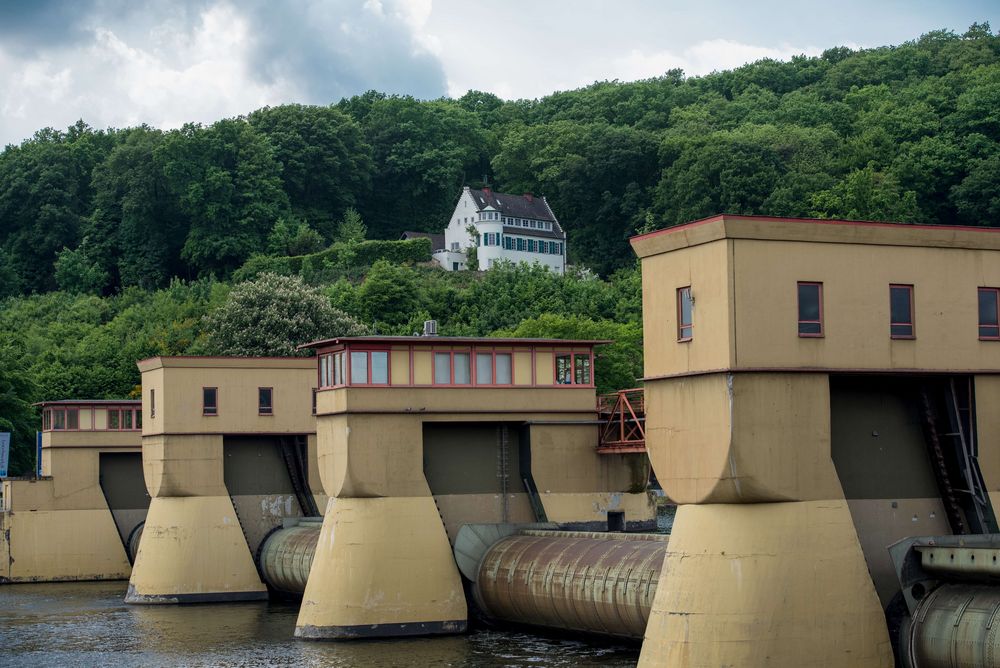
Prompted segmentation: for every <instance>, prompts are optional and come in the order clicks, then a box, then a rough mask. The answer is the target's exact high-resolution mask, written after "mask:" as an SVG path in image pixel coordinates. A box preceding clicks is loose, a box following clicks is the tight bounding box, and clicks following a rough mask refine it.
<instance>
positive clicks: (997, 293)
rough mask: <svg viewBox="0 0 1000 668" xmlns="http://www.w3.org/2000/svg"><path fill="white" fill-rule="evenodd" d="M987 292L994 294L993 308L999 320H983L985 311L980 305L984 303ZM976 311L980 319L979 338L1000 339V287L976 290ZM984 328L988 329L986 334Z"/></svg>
mask: <svg viewBox="0 0 1000 668" xmlns="http://www.w3.org/2000/svg"><path fill="white" fill-rule="evenodd" d="M987 294H992V295H993V308H994V311H995V312H996V313H997V316H998V317H997V321H998V322H983V311H982V308H980V305H981V304H982V297H983V295H987ZM976 312H977V314H978V321H979V340H980V341H1000V288H988V287H981V288H979V289H978V290H977V291H976ZM984 330H986V331H987V333H986V334H984V333H983V331H984Z"/></svg>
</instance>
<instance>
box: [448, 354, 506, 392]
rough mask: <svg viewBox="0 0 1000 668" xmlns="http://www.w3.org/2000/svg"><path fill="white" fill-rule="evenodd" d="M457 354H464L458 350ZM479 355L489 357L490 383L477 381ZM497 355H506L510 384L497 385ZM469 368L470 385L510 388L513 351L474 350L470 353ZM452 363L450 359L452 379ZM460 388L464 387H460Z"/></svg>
mask: <svg viewBox="0 0 1000 668" xmlns="http://www.w3.org/2000/svg"><path fill="white" fill-rule="evenodd" d="M458 352H465V351H464V350H460V351H458ZM479 355H489V356H490V382H488V383H482V382H480V381H479ZM497 355H507V356H508V357H509V358H510V382H509V383H498V382H497ZM470 359H471V364H470V366H471V368H470V372H471V375H472V384H473V385H474V386H475V387H511V386H513V385H514V350H513V349H505V348H499V349H498V348H475V349H473V351H472V357H471V358H470ZM454 362H455V360H454V359H452V377H453V378H454ZM460 387H466V386H465V385H461V386H460Z"/></svg>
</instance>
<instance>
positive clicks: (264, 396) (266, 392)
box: [257, 387, 272, 414]
mask: <svg viewBox="0 0 1000 668" xmlns="http://www.w3.org/2000/svg"><path fill="white" fill-rule="evenodd" d="M257 410H258V411H259V412H260V413H265V414H267V413H270V412H271V410H272V405H271V388H270V387H259V388H257Z"/></svg>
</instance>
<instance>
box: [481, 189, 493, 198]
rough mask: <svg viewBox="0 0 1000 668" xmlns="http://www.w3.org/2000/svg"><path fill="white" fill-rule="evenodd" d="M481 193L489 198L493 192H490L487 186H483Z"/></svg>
mask: <svg viewBox="0 0 1000 668" xmlns="http://www.w3.org/2000/svg"><path fill="white" fill-rule="evenodd" d="M483 192H484V193H486V196H487V197H489V196H490V195H492V194H493V191H492V190H490V187H489V186H483Z"/></svg>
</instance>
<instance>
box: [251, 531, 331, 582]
mask: <svg viewBox="0 0 1000 668" xmlns="http://www.w3.org/2000/svg"><path fill="white" fill-rule="evenodd" d="M322 526H323V520H322V518H316V519H303V520H299V523H298V524H297V525H296V526H293V527H287V528H284V529H278V530H277V531H275V532H274V533H272V534H271V535H270V536H268V538H267V540H266V541H264V544H263V545H262V546H261V548H260V557H259V559H258V565H259V567H260V572H261V575H262V576H263V578H264V581H265V582H267V584H268V585H269V586H270V587H271V588H272V589H276V590H278V591H282V592H285V593H288V594H301V593H302V592H304V591H305V590H306V581H307V580H308V579H309V569H310V568H312V562H313V557H314V556H315V554H316V544H317V543H318V542H319V531H320V528H322Z"/></svg>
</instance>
